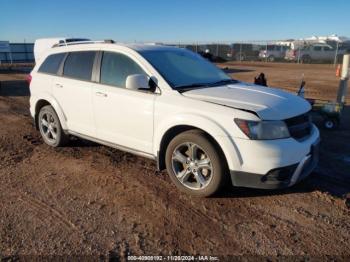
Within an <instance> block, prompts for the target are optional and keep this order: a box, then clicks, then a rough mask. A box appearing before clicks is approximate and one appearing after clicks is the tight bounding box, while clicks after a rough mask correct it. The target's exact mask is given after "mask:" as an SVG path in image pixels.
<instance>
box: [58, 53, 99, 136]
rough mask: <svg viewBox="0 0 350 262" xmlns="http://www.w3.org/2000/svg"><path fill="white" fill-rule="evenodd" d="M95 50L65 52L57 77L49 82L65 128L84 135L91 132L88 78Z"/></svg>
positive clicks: (89, 84) (89, 77) (90, 102)
mask: <svg viewBox="0 0 350 262" xmlns="http://www.w3.org/2000/svg"><path fill="white" fill-rule="evenodd" d="M96 53H97V52H96V51H78V52H70V53H68V54H67V56H66V59H65V61H64V64H63V66H62V68H61V77H58V78H56V79H55V80H54V83H53V93H54V96H55V98H56V99H57V101H58V103H59V105H60V106H61V108H62V110H63V113H64V115H65V117H66V121H67V126H68V129H69V130H70V131H74V132H77V133H79V134H83V135H88V136H94V135H95V126H94V121H93V112H92V98H91V97H92V82H91V79H92V68H93V65H94V61H95V56H96Z"/></svg>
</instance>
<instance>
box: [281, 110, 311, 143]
mask: <svg viewBox="0 0 350 262" xmlns="http://www.w3.org/2000/svg"><path fill="white" fill-rule="evenodd" d="M284 121H285V123H286V124H287V127H288V130H289V133H290V135H291V137H293V138H295V139H298V140H302V139H303V138H306V137H308V136H309V135H310V134H311V127H312V125H311V118H310V113H309V112H308V113H305V114H302V115H299V116H295V117H292V118H288V119H286V120H284Z"/></svg>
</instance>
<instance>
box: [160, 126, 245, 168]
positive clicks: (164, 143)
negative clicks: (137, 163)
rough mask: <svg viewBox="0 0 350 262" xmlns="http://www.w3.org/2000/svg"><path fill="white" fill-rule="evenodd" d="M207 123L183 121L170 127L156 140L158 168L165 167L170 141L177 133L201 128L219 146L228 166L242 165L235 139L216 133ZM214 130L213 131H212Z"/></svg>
mask: <svg viewBox="0 0 350 262" xmlns="http://www.w3.org/2000/svg"><path fill="white" fill-rule="evenodd" d="M207 127H208V126H207V125H203V126H199V125H193V124H190V123H182V124H177V125H173V126H170V127H168V128H167V129H166V130H165V131H164V132H163V133H162V134H163V135H162V136H161V137H159V138H158V140H157V141H158V142H156V145H157V146H156V154H157V168H158V169H159V170H163V169H165V152H166V149H167V147H168V145H169V143H170V141H171V140H172V139H173V138H174V137H175V136H177V135H179V134H180V133H182V132H185V131H188V130H200V131H202V132H203V133H204V134H205V135H206V136H207V137H208V139H209V140H210V141H211V142H212V143H213V144H214V146H215V147H216V148H217V150H218V152H219V153H220V156H221V157H222V160H223V161H224V163H225V164H226V167H227V168H228V169H230V170H235V169H236V168H237V167H238V165H241V163H242V161H241V157H240V154H239V151H238V148H237V147H236V145H235V143H234V141H233V140H232V138H231V137H229V136H227V135H214V134H215V131H213V130H209V129H208V128H207ZM211 131H213V132H211Z"/></svg>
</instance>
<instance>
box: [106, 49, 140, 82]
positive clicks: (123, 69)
mask: <svg viewBox="0 0 350 262" xmlns="http://www.w3.org/2000/svg"><path fill="white" fill-rule="evenodd" d="M133 74H145V75H146V73H145V72H144V71H143V70H142V68H141V67H140V66H139V65H138V64H136V62H135V61H133V60H132V59H131V58H129V57H128V56H126V55H123V54H120V53H113V52H103V56H102V61H101V72H100V83H101V84H106V85H112V86H116V87H122V88H125V83H126V78H127V77H128V76H129V75H133Z"/></svg>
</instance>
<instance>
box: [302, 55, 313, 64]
mask: <svg viewBox="0 0 350 262" xmlns="http://www.w3.org/2000/svg"><path fill="white" fill-rule="evenodd" d="M301 62H302V63H303V64H310V63H311V57H310V56H309V55H303V56H302V58H301Z"/></svg>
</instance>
